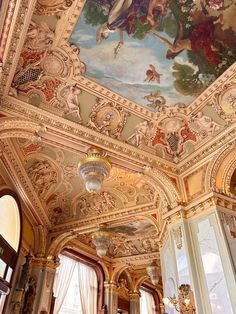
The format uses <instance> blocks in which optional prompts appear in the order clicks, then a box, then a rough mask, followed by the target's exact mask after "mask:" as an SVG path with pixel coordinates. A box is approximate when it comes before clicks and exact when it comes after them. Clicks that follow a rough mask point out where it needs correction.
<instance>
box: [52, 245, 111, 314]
mask: <svg viewBox="0 0 236 314" xmlns="http://www.w3.org/2000/svg"><path fill="white" fill-rule="evenodd" d="M60 254H63V255H65V256H67V257H70V258H73V259H75V260H76V261H78V262H81V263H83V264H85V265H87V266H90V267H92V268H93V269H94V270H95V273H96V275H97V280H98V291H97V313H99V311H101V310H102V309H103V305H104V279H105V274H104V271H103V269H102V266H101V265H99V264H98V263H97V261H96V260H93V259H92V258H90V257H88V256H86V255H84V254H81V253H79V252H75V251H74V250H72V249H64V250H62V252H61V253H60ZM50 312H51V311H50Z"/></svg>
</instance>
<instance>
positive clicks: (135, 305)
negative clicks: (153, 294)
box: [129, 291, 140, 314]
mask: <svg viewBox="0 0 236 314" xmlns="http://www.w3.org/2000/svg"><path fill="white" fill-rule="evenodd" d="M129 296H130V314H140V293H139V292H138V291H131V292H130V293H129Z"/></svg>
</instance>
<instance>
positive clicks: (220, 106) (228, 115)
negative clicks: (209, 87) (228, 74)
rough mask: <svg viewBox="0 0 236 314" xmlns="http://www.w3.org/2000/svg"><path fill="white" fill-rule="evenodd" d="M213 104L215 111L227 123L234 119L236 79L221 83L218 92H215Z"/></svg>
mask: <svg viewBox="0 0 236 314" xmlns="http://www.w3.org/2000/svg"><path fill="white" fill-rule="evenodd" d="M214 104H215V107H216V110H217V112H218V113H219V114H220V115H221V116H222V118H224V119H225V120H226V121H227V122H228V123H230V122H233V121H234V120H235V117H236V115H235V113H236V80H235V78H234V79H233V80H231V82H230V83H226V84H225V85H223V86H222V87H221V89H220V91H219V92H218V93H216V94H215V99H214Z"/></svg>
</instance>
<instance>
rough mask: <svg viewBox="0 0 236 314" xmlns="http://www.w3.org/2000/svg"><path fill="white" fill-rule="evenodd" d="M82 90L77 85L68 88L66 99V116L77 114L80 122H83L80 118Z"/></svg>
mask: <svg viewBox="0 0 236 314" xmlns="http://www.w3.org/2000/svg"><path fill="white" fill-rule="evenodd" d="M81 93H82V90H81V88H79V87H78V86H77V85H74V86H69V87H67V89H66V91H65V94H64V98H65V100H66V104H67V109H66V110H65V115H66V116H68V115H71V114H75V115H76V116H77V117H78V118H79V120H82V118H81V116H80V103H79V100H78V96H79V95H81Z"/></svg>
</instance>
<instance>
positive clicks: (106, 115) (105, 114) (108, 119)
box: [87, 98, 126, 139]
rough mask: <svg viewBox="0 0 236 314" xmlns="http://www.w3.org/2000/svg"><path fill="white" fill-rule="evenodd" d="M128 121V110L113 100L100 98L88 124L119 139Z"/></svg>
mask: <svg viewBox="0 0 236 314" xmlns="http://www.w3.org/2000/svg"><path fill="white" fill-rule="evenodd" d="M125 123H126V112H125V111H124V110H123V108H122V107H121V106H119V105H118V104H116V103H113V102H111V101H106V100H103V99H100V98H98V99H97V102H96V104H95V105H94V107H93V109H92V112H91V114H90V116H89V121H88V124H87V126H88V127H90V128H92V129H94V130H96V131H98V132H100V133H102V134H105V135H107V136H111V137H114V138H117V139H119V138H120V136H121V132H122V130H123V128H124V125H125Z"/></svg>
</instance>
